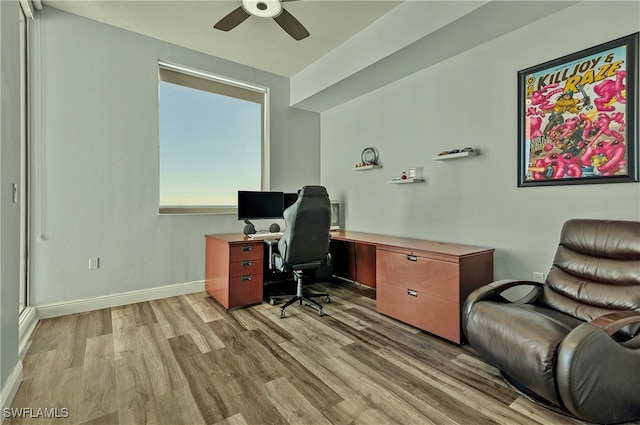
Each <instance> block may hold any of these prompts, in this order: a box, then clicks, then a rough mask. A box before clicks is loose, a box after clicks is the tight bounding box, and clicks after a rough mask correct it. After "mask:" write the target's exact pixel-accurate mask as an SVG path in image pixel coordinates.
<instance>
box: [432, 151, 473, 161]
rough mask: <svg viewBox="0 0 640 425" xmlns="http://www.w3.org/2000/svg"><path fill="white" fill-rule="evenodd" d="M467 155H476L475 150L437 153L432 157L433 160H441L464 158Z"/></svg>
mask: <svg viewBox="0 0 640 425" xmlns="http://www.w3.org/2000/svg"><path fill="white" fill-rule="evenodd" d="M467 156H476V152H475V151H471V152H459V153H450V154H448V155H437V156H434V157H433V158H432V159H433V160H434V161H443V160H445V159H454V158H464V157H467Z"/></svg>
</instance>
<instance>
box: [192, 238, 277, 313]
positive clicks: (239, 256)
mask: <svg viewBox="0 0 640 425" xmlns="http://www.w3.org/2000/svg"><path fill="white" fill-rule="evenodd" d="M205 242H206V259H205V271H204V286H205V289H206V291H207V292H208V293H209V295H211V296H212V297H213V298H215V299H216V300H218V301H219V302H220V304H222V305H223V306H224V307H225V308H234V307H243V306H246V305H251V304H258V303H261V302H262V283H263V280H262V277H263V273H264V266H265V265H264V241H262V240H259V239H249V238H246V237H245V236H244V235H243V234H242V233H228V234H223V235H205Z"/></svg>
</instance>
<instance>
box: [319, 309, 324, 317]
mask: <svg viewBox="0 0 640 425" xmlns="http://www.w3.org/2000/svg"><path fill="white" fill-rule="evenodd" d="M318 316H320V317H322V316H324V311H322V309H320V310H318Z"/></svg>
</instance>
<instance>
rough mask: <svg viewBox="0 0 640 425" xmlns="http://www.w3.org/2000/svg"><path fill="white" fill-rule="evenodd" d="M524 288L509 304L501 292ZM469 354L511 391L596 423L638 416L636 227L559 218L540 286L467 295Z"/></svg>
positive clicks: (500, 285)
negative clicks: (490, 368) (551, 257)
mask: <svg viewBox="0 0 640 425" xmlns="http://www.w3.org/2000/svg"><path fill="white" fill-rule="evenodd" d="M518 285H534V287H533V289H532V290H531V292H529V293H528V294H527V295H526V296H525V297H523V298H522V299H520V300H518V301H513V302H511V301H508V300H507V299H505V298H504V297H503V296H502V295H501V293H502V292H503V291H504V290H505V289H508V288H511V287H514V286H518ZM462 316H463V317H462V326H463V330H464V333H465V335H466V337H467V340H468V341H469V344H470V345H471V347H473V349H474V350H475V351H476V352H477V353H478V354H479V355H480V356H481V357H482V358H484V359H485V360H487V361H488V362H489V363H491V364H493V365H494V366H496V367H497V368H498V369H499V370H500V371H501V373H502V375H503V377H504V378H505V379H506V380H507V382H509V383H510V384H511V385H512V386H514V387H515V388H516V389H517V390H519V391H520V392H522V393H523V394H525V395H526V396H528V397H529V398H531V399H533V400H534V401H538V402H540V403H542V404H545V405H547V406H548V407H551V408H555V409H556V410H560V411H564V412H565V413H568V414H570V415H573V416H575V417H577V418H579V419H582V420H586V421H590V422H596V423H620V422H625V421H629V420H633V419H637V418H640V222H635V221H612V220H587V219H574V220H569V221H567V222H566V223H565V224H564V226H563V228H562V234H561V236H560V244H559V246H558V250H557V251H556V255H555V258H554V261H553V267H552V268H551V271H550V272H549V274H548V276H547V279H546V282H545V283H544V284H541V283H535V282H530V281H517V280H502V281H497V282H493V283H491V284H489V285H487V286H484V287H482V288H479V289H477V290H476V291H474V292H473V293H471V294H470V295H469V297H468V298H467V300H466V302H465V305H464V308H463V313H462Z"/></svg>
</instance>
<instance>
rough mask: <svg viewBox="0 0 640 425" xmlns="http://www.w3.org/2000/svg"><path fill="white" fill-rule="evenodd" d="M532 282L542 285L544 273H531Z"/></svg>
mask: <svg viewBox="0 0 640 425" xmlns="http://www.w3.org/2000/svg"><path fill="white" fill-rule="evenodd" d="M533 281H534V282H540V283H544V273H541V272H533Z"/></svg>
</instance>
